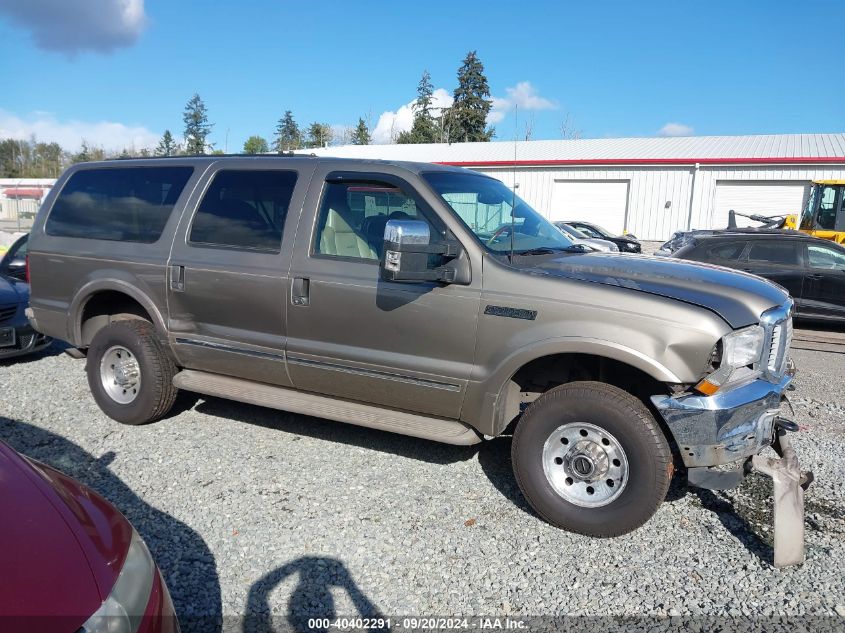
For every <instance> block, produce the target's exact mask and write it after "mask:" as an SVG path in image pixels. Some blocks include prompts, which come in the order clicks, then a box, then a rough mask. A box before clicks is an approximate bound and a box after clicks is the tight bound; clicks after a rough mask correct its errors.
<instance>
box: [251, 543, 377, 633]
mask: <svg viewBox="0 0 845 633" xmlns="http://www.w3.org/2000/svg"><path fill="white" fill-rule="evenodd" d="M289 576H297V581H298V584H297V585H296V588H295V589H294V590H293V592H292V593H291V596H290V599H289V600H288V605H287V614H286V617H285V618H284V620H286V622H285V621H283V618H282V616H280V615H274V613H278V611H277V610H274V609H273V608H272V607H271V605H270V595H271V594H272V593H273V591H274V590H275V589H276V587H278V586H279V585H280V584H281V583H282V582H284V581H285V580H286V579H287V578H288V577H289ZM333 587H335V588H338V589H341V590H343V591H345V592H346V594H347V595H348V596H349V598H350V600H351V601H352V604H354V605H355V609H356V611H357V613H355V614H351V613H344V614H341V615H342V617H350V618H371V619H379V618H383V617H384V616H383V615H382V614H381V612H380V611H379V609H378V607H377V606H376V605H375V604H373V602H372V601H371V600H370V599H369V598H368V597H367V596H366V595H364V593H363V592H362V591H361V589H360V588H359V587H358V585H356V584H355V581H354V580H352V576H351V575H350V573H349V570H347V569H346V565H344V564H343V563H342V562H340V561H339V560H337V559H336V558H324V557H320V556H303V557H301V558H297V559H296V560H294V561H292V562H290V563H288V564H287V565H284V566H282V567H279V568H277V569H275V570H274V571H271V572H270V573H269V574H265V575H264V576H262V577H261V578H259V579H258V580H257V581H256V582H255V583H254V584H253V585H252V587H250V589H249V596H248V597H247V603H246V615H245V617H244V621H243V631H244V633H269V632H271V631H277V630H279V631H282V630H283V631H296V632H300V631H301V632H303V633H304V632H309V633H313V632H315V631H328V630H329V629H330V627H324V626H313V624H314V623H313V622H311V624H312V626H309V622H308V620H309V619H311V618H321V619H323V618H327V619H328V620H329V621H331V620H333V619H334V618H336V617H338V615H339V614H338V613H337V610H336V608H335V602H334V597H333V596H332V593H331V589H332V588H333ZM277 625H278V626H277ZM367 629H368V630H375V631H384V630H388V629H386V628H377V627H376V626H372V627H367Z"/></svg>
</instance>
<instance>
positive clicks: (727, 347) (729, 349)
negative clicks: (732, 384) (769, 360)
mask: <svg viewBox="0 0 845 633" xmlns="http://www.w3.org/2000/svg"><path fill="white" fill-rule="evenodd" d="M764 338H765V332H764V331H763V328H762V327H760V326H759V325H752V326H751V327H747V328H743V329H741V330H737V331H736V332H731V333H730V334H726V335H725V336H723V337H722V364H723V365H728V366H730V367H733V368H734V369H738V368H739V367H745V366H746V365H753V364H754V363H756V362H757V361H759V360H760V355H761V354H762V353H763V339H764Z"/></svg>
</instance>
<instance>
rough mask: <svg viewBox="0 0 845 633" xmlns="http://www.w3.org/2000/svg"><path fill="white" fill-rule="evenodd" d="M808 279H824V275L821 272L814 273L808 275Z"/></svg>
mask: <svg viewBox="0 0 845 633" xmlns="http://www.w3.org/2000/svg"><path fill="white" fill-rule="evenodd" d="M807 279H824V275H820V274H819V273H812V274H810V275H807Z"/></svg>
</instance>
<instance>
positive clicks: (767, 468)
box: [651, 363, 813, 567]
mask: <svg viewBox="0 0 845 633" xmlns="http://www.w3.org/2000/svg"><path fill="white" fill-rule="evenodd" d="M787 367H788V369H787V371H786V373H785V375H784V376H783V377H782V378H781V379H780V381H779V382H777V383H772V382H768V381H765V380H762V379H758V380H755V381H753V382H750V383H748V384H745V385H741V386H739V387H736V388H734V389H731V390H729V391H726V392H724V393H722V392H719V393H717V394H715V395H713V396H699V395H695V394H687V395H683V396H677V397H670V396H653V397H652V399H651V400H652V402H653V403H654V405H655V406H656V407H657V410H658V411H659V412H660V415H661V416H663V419H664V420H665V421H666V424H667V426H668V427H669V430H670V431H671V433H672V435H673V437H674V438H675V441H676V442H677V445H678V450H679V451H680V452H681V457H682V459H683V461H684V464H685V465H686V467H687V469H688V470H687V476H688V481H689V483H690V484H693V485H696V486H699V487H703V488H712V489H724V488H731V487H733V486H735V485H737V484H738V483H739V482H740V481H741V480H742V478H743V477H744V476H745V475H746V474H747V473H749V472H757V473H759V474H761V475H765V476H767V477H771V478H772V480H773V482H774V511H775V512H774V515H775V516H774V523H775V524H774V536H775V539H774V541H775V542H774V545H775V546H774V564H775V567H785V566H788V565H800V564H801V563H803V562H804V490H805V489H806V488H807V487H808V486H809V485H810V483H811V482H812V481H813V474H812V472H807V473H802V472H801V469H800V466H799V464H798V457H797V456H796V454H795V450H794V449H793V448H792V444H791V442H790V441H789V437H788V435H787V430H793V431H794V430H798V425H797V424H795V423H794V422H791V421H789V420H783V419H779V415H780V405H781V402H782V401H783V400H784V399H785V395H784V392H785V391H786V389H787V387H789V383H790V382H792V377H793V376H794V375H795V371H794V368H793V367H792V365H791V363H787ZM768 446H772V448H774V450H775V453H777V455H778V457H766V456H764V455H760V454H759V453H760V452H762V450H763V449H764V448H766V447H768ZM740 461H742V462H743V463H742V465H741V466H740V467H739V468H735V469H733V470H728V471H725V470H720V469H715V468H710V467H712V466H722V465H725V464H732V463H735V462H740Z"/></svg>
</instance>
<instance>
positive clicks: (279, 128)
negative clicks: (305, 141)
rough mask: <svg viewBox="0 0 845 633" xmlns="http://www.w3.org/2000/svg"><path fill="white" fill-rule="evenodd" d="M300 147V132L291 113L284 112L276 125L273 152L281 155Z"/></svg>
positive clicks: (288, 111)
mask: <svg viewBox="0 0 845 633" xmlns="http://www.w3.org/2000/svg"><path fill="white" fill-rule="evenodd" d="M300 147H302V132H301V131H300V130H299V126H298V125H297V124H296V121H294V119H293V113H292V112H291V111H290V110H285V114H284V116H283V117H282V118H281V119H279V123H278V125H276V138H275V139H274V141H273V151H274V152H278V153H279V154H281V153H282V152H289V151H291V150H294V149H299V148H300Z"/></svg>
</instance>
